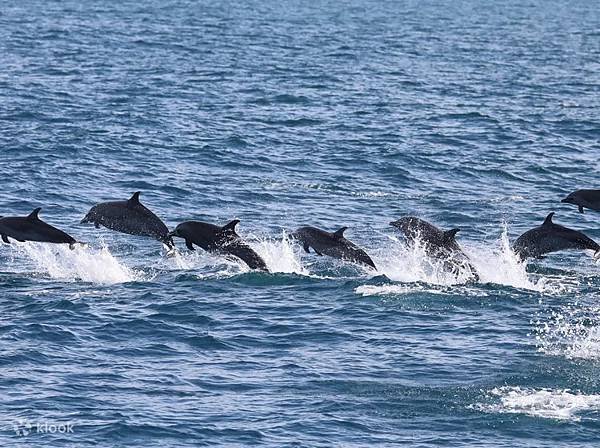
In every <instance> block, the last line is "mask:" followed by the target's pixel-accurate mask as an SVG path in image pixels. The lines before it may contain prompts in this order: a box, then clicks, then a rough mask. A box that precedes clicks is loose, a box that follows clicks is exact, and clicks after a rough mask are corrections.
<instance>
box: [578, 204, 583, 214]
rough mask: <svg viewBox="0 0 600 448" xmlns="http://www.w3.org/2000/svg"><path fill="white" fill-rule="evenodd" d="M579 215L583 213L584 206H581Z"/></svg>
mask: <svg viewBox="0 0 600 448" xmlns="http://www.w3.org/2000/svg"><path fill="white" fill-rule="evenodd" d="M579 213H583V206H582V205H580V206H579Z"/></svg>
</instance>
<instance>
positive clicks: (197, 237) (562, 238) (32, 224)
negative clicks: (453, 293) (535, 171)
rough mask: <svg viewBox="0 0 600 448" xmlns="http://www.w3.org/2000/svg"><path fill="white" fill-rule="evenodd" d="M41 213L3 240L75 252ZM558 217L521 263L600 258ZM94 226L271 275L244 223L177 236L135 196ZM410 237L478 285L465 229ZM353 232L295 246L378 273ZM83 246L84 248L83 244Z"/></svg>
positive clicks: (424, 226)
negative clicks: (244, 234)
mask: <svg viewBox="0 0 600 448" xmlns="http://www.w3.org/2000/svg"><path fill="white" fill-rule="evenodd" d="M561 202H563V203H569V204H574V205H577V206H578V209H579V211H580V212H581V213H583V209H584V208H588V209H591V210H597V211H600V190H577V191H575V192H573V193H571V194H569V195H568V196H567V197H566V198H564V199H562V201H561ZM40 210H41V208H36V209H35V210H33V212H31V213H30V214H29V215H28V216H25V217H2V216H0V237H1V239H2V241H3V242H4V243H7V244H10V240H9V237H10V238H12V239H14V240H16V241H19V242H24V241H36V242H44V243H55V244H68V245H69V247H70V248H71V249H73V247H74V244H76V243H78V241H77V240H76V239H75V238H73V237H72V236H70V235H69V234H67V233H65V232H63V231H62V230H59V229H57V228H56V227H53V226H51V225H50V224H48V223H46V222H44V221H42V220H41V219H40V218H39V216H38V214H39V212H40ZM553 216H554V212H552V213H550V214H549V215H548V216H547V217H546V219H545V220H544V222H543V223H542V224H541V225H540V226H538V227H535V228H533V229H530V230H528V231H526V232H525V233H523V234H522V235H521V236H519V238H517V239H516V240H515V242H514V243H513V245H512V250H513V251H514V253H515V254H516V255H517V256H518V257H519V258H520V259H521V260H525V259H528V258H543V256H544V255H546V254H548V253H551V252H557V251H562V250H574V249H579V250H592V251H594V253H595V257H600V245H598V244H597V243H596V242H595V241H594V240H592V239H591V238H589V237H588V236H586V235H585V234H584V233H582V232H579V231H577V230H573V229H569V228H567V227H564V226H561V225H559V224H555V223H554V222H552V218H553ZM81 223H93V224H94V225H95V226H96V228H98V227H100V226H104V227H106V228H107V229H110V230H114V231H117V232H122V233H126V234H130V235H139V236H146V237H150V238H153V239H156V240H158V241H160V242H162V243H163V244H165V245H166V246H167V247H168V249H169V252H170V253H171V252H172V251H173V250H174V249H175V243H174V241H173V237H179V238H183V239H184V240H185V244H186V247H187V248H188V249H190V250H194V245H196V246H198V247H201V248H202V249H204V250H205V251H207V252H211V253H215V254H219V255H223V256H225V257H229V258H234V259H239V260H241V261H243V262H244V263H246V264H247V265H248V266H249V267H250V268H251V269H256V270H260V271H268V268H267V265H266V263H265V261H264V260H263V259H262V258H261V257H260V255H258V254H257V253H256V252H255V251H254V250H253V249H252V248H251V247H250V246H249V245H248V244H247V243H246V242H245V241H244V240H243V239H242V238H241V237H240V236H239V235H238V234H237V233H236V231H235V227H236V225H237V224H238V223H239V220H237V219H236V220H233V221H231V222H229V223H228V224H226V225H225V226H222V227H221V226H217V225H214V224H209V223H205V222H200V221H185V222H182V223H181V224H179V225H178V226H177V227H176V228H175V230H173V231H172V232H169V229H168V227H167V226H166V225H165V224H164V222H163V221H161V219H160V218H159V217H158V216H156V215H155V214H154V213H153V212H152V211H150V210H149V209H148V208H146V207H145V206H144V205H143V204H142V203H141V202H140V192H139V191H138V192H135V193H134V194H133V195H132V196H131V198H129V199H128V200H121V201H111V202H102V203H99V204H96V205H94V206H93V207H92V208H91V209H90V211H89V212H88V213H87V214H86V215H85V217H84V218H83V219H82V220H81ZM390 225H392V226H393V227H395V228H396V229H398V230H399V231H400V232H402V234H403V235H404V238H405V240H406V242H407V243H408V244H409V245H415V244H418V243H420V244H422V245H423V247H424V249H425V251H426V253H427V255H428V256H429V257H432V258H435V259H439V260H441V261H442V262H443V266H444V268H445V269H447V270H448V271H449V272H451V273H453V274H455V275H456V274H459V273H466V274H467V275H468V276H469V277H470V281H478V280H479V274H478V273H477V270H476V269H475V268H474V266H473V265H472V264H471V262H470V260H469V257H468V256H467V255H466V254H465V252H464V251H463V250H462V248H461V247H460V245H459V244H458V242H457V241H456V238H455V237H456V234H457V232H459V230H460V229H451V230H446V231H443V230H441V229H439V228H437V227H435V226H434V225H433V224H430V223H428V222H427V221H425V220H423V219H420V218H417V217H414V216H408V217H403V218H400V219H398V220H396V221H392V222H391V223H390ZM346 230H347V227H342V228H340V229H339V230H337V231H336V232H327V231H324V230H321V229H318V228H316V227H310V226H304V227H300V228H299V229H297V230H296V231H295V232H292V233H291V234H290V236H291V237H292V240H293V241H295V242H296V243H298V244H300V245H301V246H302V247H303V248H304V250H305V251H306V252H308V253H310V249H311V248H312V250H313V252H315V253H316V254H317V255H327V256H330V257H333V258H337V259H340V260H343V261H347V262H351V263H356V264H359V265H362V266H366V267H369V268H373V269H374V270H377V267H376V266H375V263H374V262H373V260H372V259H371V257H369V255H368V254H367V253H366V252H365V251H364V250H363V249H361V248H360V247H358V246H357V245H356V244H354V243H353V242H351V241H350V240H348V239H346V238H345V237H344V232H345V231H346ZM79 244H82V243H79Z"/></svg>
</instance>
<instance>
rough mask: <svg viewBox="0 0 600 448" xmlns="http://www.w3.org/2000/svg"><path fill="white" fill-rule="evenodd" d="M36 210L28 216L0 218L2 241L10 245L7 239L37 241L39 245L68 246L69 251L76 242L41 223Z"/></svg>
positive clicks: (59, 231)
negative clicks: (54, 244)
mask: <svg viewBox="0 0 600 448" xmlns="http://www.w3.org/2000/svg"><path fill="white" fill-rule="evenodd" d="M40 210H41V208H36V209H35V210H34V211H32V212H31V213H30V214H29V216H24V217H9V216H7V217H5V218H0V235H1V237H2V241H4V242H5V243H7V244H10V241H9V240H8V237H11V238H13V239H15V240H17V241H20V242H24V241H37V242H40V243H56V244H63V243H64V244H68V245H69V247H70V248H71V249H73V245H74V244H75V243H76V242H77V241H76V240H75V238H73V237H72V236H71V235H69V234H67V233H65V232H63V231H62V230H59V229H57V228H56V227H54V226H51V225H50V224H48V223H45V222H44V221H42V220H41V219H40V218H39V216H38V214H39V213H40Z"/></svg>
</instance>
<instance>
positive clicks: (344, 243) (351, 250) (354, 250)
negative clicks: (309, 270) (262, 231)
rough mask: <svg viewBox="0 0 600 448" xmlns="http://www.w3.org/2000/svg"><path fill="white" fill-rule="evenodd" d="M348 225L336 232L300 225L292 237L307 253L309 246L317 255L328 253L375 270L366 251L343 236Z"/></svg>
mask: <svg viewBox="0 0 600 448" xmlns="http://www.w3.org/2000/svg"><path fill="white" fill-rule="evenodd" d="M347 228H348V227H342V228H341V229H339V230H338V231H336V232H333V233H330V232H326V231H324V230H321V229H317V228H316V227H310V226H305V227H300V228H299V229H297V230H296V231H295V232H294V233H292V235H291V236H292V238H294V239H295V240H297V241H298V242H299V243H300V244H302V247H303V248H304V250H305V251H306V252H307V253H310V250H309V249H310V248H311V247H312V249H313V251H314V252H315V253H316V254H317V255H329V256H330V257H333V258H338V259H340V260H345V261H351V262H353V263H359V264H363V265H366V266H370V267H372V268H373V269H375V270H377V268H376V267H375V263H373V260H371V257H369V256H368V255H367V253H366V252H365V251H364V250H362V249H361V248H360V247H358V246H357V245H356V244H354V243H353V242H352V241H350V240H347V239H346V238H344V231H345V230H346V229H347Z"/></svg>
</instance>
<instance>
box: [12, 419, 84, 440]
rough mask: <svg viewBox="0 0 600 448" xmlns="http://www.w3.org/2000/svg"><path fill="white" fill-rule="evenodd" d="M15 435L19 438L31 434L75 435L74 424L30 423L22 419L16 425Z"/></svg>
mask: <svg viewBox="0 0 600 448" xmlns="http://www.w3.org/2000/svg"><path fill="white" fill-rule="evenodd" d="M14 430H15V433H16V434H17V435H18V436H22V437H23V436H28V435H29V434H32V433H35V434H73V432H74V430H73V423H70V422H67V423H63V422H35V423H34V422H30V421H29V420H26V419H21V420H18V421H17V422H15V424H14Z"/></svg>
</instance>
